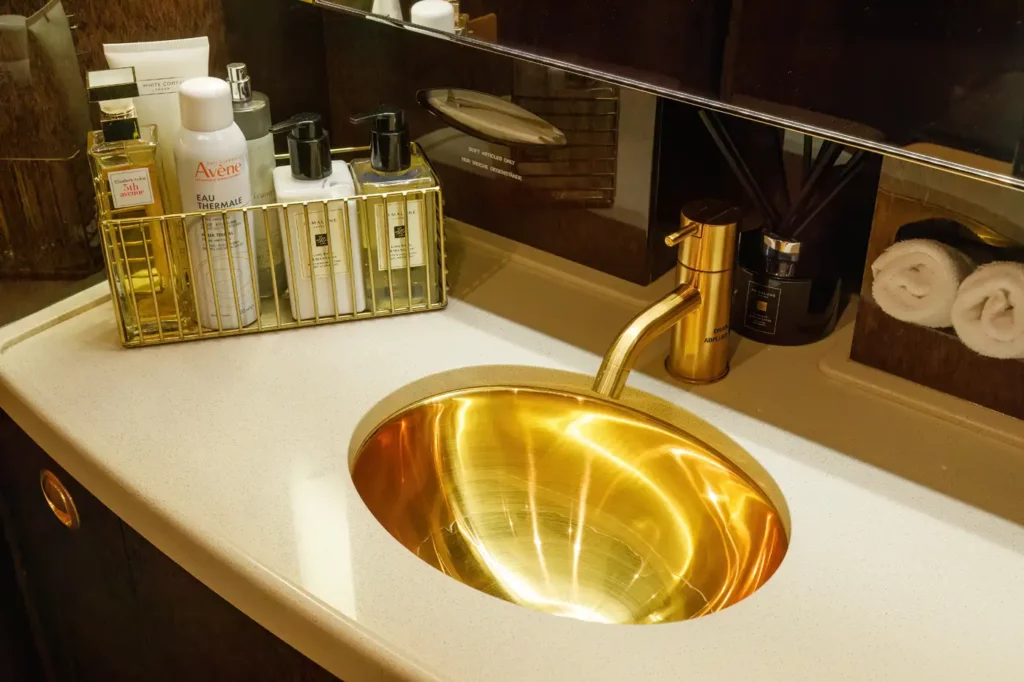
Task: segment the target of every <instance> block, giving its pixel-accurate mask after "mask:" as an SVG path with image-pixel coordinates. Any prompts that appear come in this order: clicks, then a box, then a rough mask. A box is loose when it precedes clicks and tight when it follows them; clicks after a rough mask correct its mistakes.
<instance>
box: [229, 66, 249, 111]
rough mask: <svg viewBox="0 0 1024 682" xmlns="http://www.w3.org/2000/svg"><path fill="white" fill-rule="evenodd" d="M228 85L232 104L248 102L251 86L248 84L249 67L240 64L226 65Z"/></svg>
mask: <svg viewBox="0 0 1024 682" xmlns="http://www.w3.org/2000/svg"><path fill="white" fill-rule="evenodd" d="M228 85H230V86H231V101H232V102H248V101H249V100H250V99H252V84H251V83H250V82H249V67H247V66H246V65H245V64H243V63H242V62H232V63H230V64H228Z"/></svg>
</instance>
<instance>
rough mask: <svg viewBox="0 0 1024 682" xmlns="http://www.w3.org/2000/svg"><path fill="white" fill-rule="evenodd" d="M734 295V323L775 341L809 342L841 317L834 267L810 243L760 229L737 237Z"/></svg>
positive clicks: (753, 334)
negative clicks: (737, 259)
mask: <svg viewBox="0 0 1024 682" xmlns="http://www.w3.org/2000/svg"><path fill="white" fill-rule="evenodd" d="M733 281H734V287H733V299H732V322H731V324H732V328H733V329H734V330H735V331H736V332H738V333H739V334H741V335H742V336H745V337H747V338H748V339H753V340H754V341H760V342H762V343H770V344H774V345H777V346H799V345H803V344H806V343H813V342H815V341H819V340H821V339H822V338H824V337H826V336H828V335H829V334H830V333H832V330H833V329H834V328H835V326H836V321H837V320H838V318H839V308H840V305H839V303H840V296H841V290H842V287H841V284H842V282H841V281H840V277H839V274H838V269H837V268H836V267H835V266H834V265H833V264H832V263H831V262H829V261H828V260H827V259H824V258H822V257H820V256H816V255H815V253H814V249H813V247H808V246H807V245H805V244H802V243H801V242H798V241H792V240H786V239H783V238H781V237H778V236H777V235H772V234H768V233H764V232H761V231H759V230H755V231H750V232H746V233H745V234H744V235H743V236H742V237H741V239H740V254H739V262H738V263H737V268H736V276H735V279H734V280H733Z"/></svg>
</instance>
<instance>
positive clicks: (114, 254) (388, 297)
mask: <svg viewBox="0 0 1024 682" xmlns="http://www.w3.org/2000/svg"><path fill="white" fill-rule="evenodd" d="M366 149H368V148H343V149H332V150H331V152H332V156H338V155H343V154H351V153H354V152H360V151H365V150H366ZM434 177H435V178H436V175H434ZM95 180H96V182H95V184H96V197H97V206H98V209H99V225H100V235H101V237H102V240H103V242H102V243H103V257H104V261H105V263H106V268H107V276H108V279H109V282H110V289H111V292H112V295H113V296H112V298H113V302H114V315H115V318H116V321H117V328H118V333H119V335H120V338H121V343H122V345H123V346H125V347H126V348H135V347H140V346H150V345H157V344H164V343H176V342H179V341H192V340H199V339H210V338H220V337H226V336H237V335H242V334H254V333H259V332H266V331H276V330H279V329H295V328H299V327H307V326H313V325H321V324H332V323H336V322H349V321H352V320H362V319H368V318H377V317H391V316H393V315H403V314H409V313H419V312H426V311H430V310H440V309H442V308H444V307H446V306H447V304H448V273H447V266H446V262H445V253H446V252H445V231H444V211H443V207H442V199H441V189H440V187H439V186H438V185H437V184H436V181H435V184H434V185H433V186H430V187H424V188H417V189H406V190H401V191H394V192H388V193H384V194H375V195H369V196H358V197H350V198H345V199H326V200H322V201H321V200H315V201H301V202H289V203H274V204H267V205H265V206H249V207H245V208H239V209H228V210H214V211H201V212H192V213H182V214H174V215H155V216H148V215H147V216H142V217H131V218H121V219H116V218H114V217H112V216H113V213H112V211H111V202H110V195H109V189H108V188H107V187H106V183H105V182H103V181H102V180H101V179H100V178H96V179H95ZM410 211H413V213H410ZM413 215H418V216H419V218H418V219H417V220H416V221H415V222H416V223H418V227H419V230H420V238H419V239H420V240H419V242H418V245H416V251H417V252H418V254H422V256H418V255H417V253H414V248H413V244H414V242H416V239H415V235H414V230H415V227H416V226H414V225H413V223H414V221H413V219H412V216H413ZM394 216H398V218H399V220H400V221H401V222H402V223H403V224H402V225H393V224H392V223H391V220H392V218H393V217H394ZM381 218H384V220H383V222H382V221H381ZM239 219H240V220H239ZM239 226H241V229H238V228H239ZM307 226H310V227H307ZM392 228H394V229H392ZM407 228H408V231H407ZM274 229H279V230H280V235H281V238H280V240H279V241H278V240H277V239H275V238H274V236H273V234H272V231H273V230H274ZM259 230H263V231H264V232H263V234H262V235H259V236H260V238H257V235H258V231H259ZM353 233H354V234H353ZM371 235H375V236H376V238H377V239H376V240H372V241H371ZM393 236H395V237H397V238H398V240H397V241H396V240H395V239H393V238H392V237H393ZM263 237H265V239H264V238H263ZM258 242H259V243H260V244H259V248H261V249H264V248H265V249H266V251H265V255H266V261H265V262H266V263H269V264H270V266H269V282H267V281H265V282H263V283H262V284H263V286H261V282H260V279H261V277H260V273H259V272H258V269H259V257H258V255H259V254H258V253H257V251H256V248H257V243H258ZM338 242H340V243H338ZM392 242H395V243H394V244H393V243H392ZM399 242H400V243H399ZM275 244H279V245H282V246H281V247H280V248H281V249H282V253H280V254H275V246H274V245H275ZM385 254H388V255H389V256H390V257H386V256H385ZM203 256H205V260H204V259H203ZM275 258H276V259H277V260H275ZM281 260H284V266H285V267H284V270H285V272H284V273H283V274H284V276H285V278H286V281H287V287H285V286H284V284H283V283H281V282H280V277H281V276H282V273H280V272H278V270H279V268H277V267H275V266H274V264H275V263H277V262H280V261H281ZM396 262H397V263H398V264H397V265H396ZM197 265H199V266H201V267H197ZM375 265H376V266H377V267H375ZM225 271H226V272H227V275H228V276H225ZM263 274H264V277H263V279H264V280H266V279H267V277H266V276H265V275H266V272H264V273H263ZM207 284H208V285H209V287H207ZM267 284H269V287H268V286H266V285H267ZM268 288H269V291H267V289H268ZM325 291H326V293H325Z"/></svg>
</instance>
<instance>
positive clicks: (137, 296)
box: [88, 68, 192, 337]
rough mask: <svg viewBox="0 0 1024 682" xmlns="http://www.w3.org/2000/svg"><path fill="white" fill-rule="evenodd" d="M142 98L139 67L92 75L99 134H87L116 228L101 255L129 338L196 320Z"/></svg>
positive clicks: (98, 184)
mask: <svg viewBox="0 0 1024 682" xmlns="http://www.w3.org/2000/svg"><path fill="white" fill-rule="evenodd" d="M135 96H138V87H137V85H136V83H135V74H134V69H132V68H124V69H111V70H107V71H92V72H90V73H89V100H90V101H91V102H97V103H99V107H100V130H94V131H91V132H90V133H89V139H88V149H89V160H90V163H91V164H92V170H93V184H94V186H95V189H96V195H97V199H98V201H99V205H100V220H103V221H110V220H113V221H120V220H129V222H127V223H109V222H108V223H107V224H108V225H112V226H114V227H112V229H110V230H109V232H108V233H107V234H106V235H105V236H104V242H105V248H104V254H105V257H106V258H107V259H108V262H109V264H110V266H111V271H112V272H113V274H114V280H115V281H114V289H115V290H114V294H115V295H116V296H119V297H120V298H121V299H122V300H123V302H124V305H123V310H124V311H126V313H125V314H124V315H123V318H124V319H123V320H122V322H123V324H124V327H125V329H124V331H125V333H126V334H127V335H128V336H129V337H136V336H139V335H141V336H151V335H152V336H159V335H161V334H167V333H175V334H176V333H177V332H178V330H179V326H180V325H181V323H182V321H185V326H188V323H187V321H188V320H190V319H192V316H191V314H190V306H189V305H188V300H189V299H188V296H187V295H186V294H185V290H184V289H185V281H186V280H185V277H184V276H183V273H181V272H179V269H178V263H179V262H180V260H179V259H180V253H181V252H180V247H179V244H180V241H181V240H180V238H178V237H176V236H175V234H176V231H180V230H181V226H180V223H179V224H178V225H175V224H173V223H172V222H171V221H160V220H149V221H147V220H137V219H144V218H150V217H152V218H157V217H159V216H162V215H163V213H164V200H163V198H164V183H163V175H162V173H161V166H160V162H159V158H158V156H157V131H156V127H155V126H140V125H139V122H138V119H137V118H136V116H135V106H134V104H133V102H132V99H131V98H132V97H135Z"/></svg>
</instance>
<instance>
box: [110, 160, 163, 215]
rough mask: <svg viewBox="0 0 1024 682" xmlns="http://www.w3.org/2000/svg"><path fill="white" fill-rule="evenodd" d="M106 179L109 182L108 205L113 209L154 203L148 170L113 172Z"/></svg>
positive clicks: (137, 169)
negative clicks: (111, 205)
mask: <svg viewBox="0 0 1024 682" xmlns="http://www.w3.org/2000/svg"><path fill="white" fill-rule="evenodd" d="M107 179H108V180H109V182H110V203H112V204H113V205H114V208H131V207H132V206H148V205H149V204H152V203H153V201H154V198H153V183H152V182H151V181H150V178H149V169H148V168H131V169H129V170H123V171H114V172H113V173H110V174H109V175H108V176H107Z"/></svg>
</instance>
